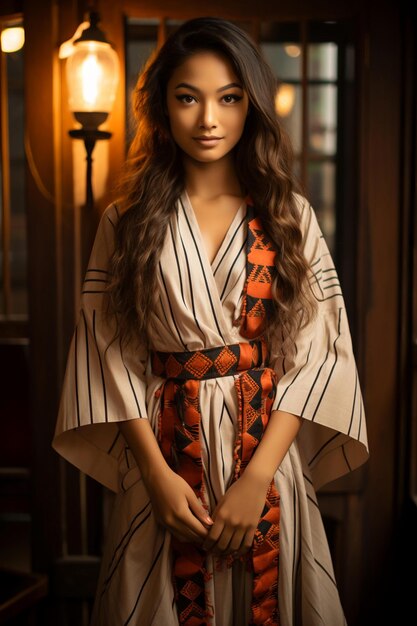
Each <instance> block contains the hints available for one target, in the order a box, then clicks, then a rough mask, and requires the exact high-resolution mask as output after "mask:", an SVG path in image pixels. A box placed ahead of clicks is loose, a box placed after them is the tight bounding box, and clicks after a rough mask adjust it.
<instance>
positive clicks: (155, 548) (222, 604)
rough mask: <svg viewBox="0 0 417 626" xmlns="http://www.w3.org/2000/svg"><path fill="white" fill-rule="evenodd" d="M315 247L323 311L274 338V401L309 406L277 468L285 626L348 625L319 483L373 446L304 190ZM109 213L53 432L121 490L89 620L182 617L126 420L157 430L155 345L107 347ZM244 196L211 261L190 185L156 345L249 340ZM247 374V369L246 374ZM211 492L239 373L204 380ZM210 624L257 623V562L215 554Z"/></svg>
mask: <svg viewBox="0 0 417 626" xmlns="http://www.w3.org/2000/svg"><path fill="white" fill-rule="evenodd" d="M296 201H297V206H298V208H299V211H300V213H301V225H302V232H303V236H304V254H305V256H306V259H307V260H308V262H309V263H310V267H311V272H310V277H309V279H310V285H311V289H312V291H313V293H314V295H315V297H316V299H317V300H318V305H319V313H318V315H317V317H316V318H315V319H314V320H313V321H312V322H311V323H310V325H309V326H308V327H307V328H306V329H304V330H302V331H300V332H299V333H298V335H297V338H296V341H295V345H294V344H293V343H291V342H290V341H289V339H288V338H287V337H286V336H285V334H284V333H281V339H280V340H278V339H277V340H276V344H277V345H273V346H270V350H271V361H270V367H273V368H274V369H275V371H276V372H277V375H278V388H277V393H276V397H275V400H274V404H273V407H272V408H273V409H282V410H284V411H287V412H289V413H293V414H295V415H299V416H302V417H303V418H304V420H303V425H302V428H301V430H300V432H299V434H298V436H297V438H296V440H295V441H294V442H293V444H292V445H291V447H290V449H289V451H288V453H287V455H286V456H285V458H284V460H283V462H282V463H281V466H280V467H279V469H278V471H277V472H276V474H275V477H274V480H275V484H276V487H277V489H278V491H279V493H280V497H281V499H280V506H281V522H280V558H279V609H280V620H281V626H296V625H298V624H302V625H303V626H319V625H320V626H323V625H325V626H342V625H343V624H345V623H346V622H345V617H344V613H343V609H342V607H341V604H340V600H339V594H338V590H337V585H336V581H335V577H334V572H333V567H332V562H331V557H330V553H329V548H328V544H327V539H326V535H325V531H324V527H323V523H322V519H321V515H320V511H319V508H318V504H317V499H316V493H315V492H316V490H317V489H318V488H319V487H321V486H322V485H324V484H325V483H327V482H330V481H332V480H334V479H335V478H337V477H339V476H341V475H343V474H346V473H347V472H350V471H352V470H354V469H355V468H357V467H358V466H360V465H361V464H362V463H364V462H365V461H366V459H367V458H368V443H367V433H366V422H365V413H364V407H363V400H362V394H361V388H360V383H359V380H358V373H357V368H356V362H355V356H354V353H353V349H352V342H351V335H350V330H349V323H348V319H347V316H346V307H345V303H344V299H343V295H342V291H341V288H340V283H339V280H338V276H337V272H336V270H335V267H334V263H333V260H332V257H331V255H330V253H329V250H328V247H327V245H326V242H325V239H324V237H323V234H322V232H321V230H320V227H319V225H318V222H317V218H316V215H315V212H314V210H313V208H312V207H311V205H310V204H309V202H308V201H307V200H306V199H305V198H304V197H302V196H300V195H298V194H296ZM118 217H119V215H118V210H117V206H116V205H115V204H112V205H110V206H109V207H108V208H107V209H106V211H105V212H104V214H103V215H102V218H101V221H100V224H99V227H98V230H97V235H96V239H95V242H94V246H93V250H92V253H91V257H90V261H89V265H88V270H87V272H86V277H85V282H84V285H83V292H82V299H81V307H80V314H79V319H78V322H77V325H76V328H75V332H74V336H73V339H72V343H71V346H70V350H69V353H68V360H67V368H66V373H65V378H64V382H63V388H62V395H61V402H60V407H59V413H58V417H57V423H56V431H55V436H54V439H53V442H52V445H53V447H54V449H55V450H56V451H57V452H58V453H59V454H60V455H62V456H63V457H64V458H65V459H67V460H68V461H69V462H70V463H72V464H74V465H75V466H76V467H78V468H79V469H80V470H81V471H82V472H85V473H86V474H88V475H90V476H92V477H93V478H94V479H96V480H97V481H99V482H100V483H101V484H103V485H104V486H105V487H107V488H108V489H110V490H112V491H114V492H116V496H115V501H114V506H113V511H112V515H111V520H110V524H109V528H108V532H107V535H106V541H105V547H104V553H103V556H102V563H101V570H100V576H99V581H98V586H97V593H96V598H95V603H94V609H93V617H92V622H91V626H122V625H124V626H127V625H130V626H177V624H178V619H177V612H176V607H175V602H174V595H173V588H172V582H171V567H172V560H171V552H170V534H169V533H168V532H167V531H166V530H164V529H163V528H162V527H160V526H159V525H158V524H157V523H156V521H155V518H154V515H153V512H152V507H151V504H150V501H149V497H148V494H147V491H146V488H145V486H144V484H143V481H142V479H141V476H140V472H139V469H138V467H137V465H136V463H135V460H134V458H133V455H132V453H131V451H130V450H129V448H128V446H127V444H126V441H125V440H124V438H123V436H122V434H121V433H120V431H119V428H118V423H119V422H121V421H124V420H129V419H149V420H150V422H151V425H152V427H153V430H154V432H155V434H157V428H158V421H157V416H158V411H159V403H160V399H159V398H158V397H157V395H155V392H156V391H157V389H158V388H159V387H160V386H161V384H162V383H163V380H162V379H161V378H159V377H157V376H155V375H153V374H152V372H151V368H150V361H149V354H148V352H147V350H146V348H145V347H144V346H143V347H139V348H137V347H136V348H135V349H134V350H133V349H130V348H124V349H123V350H122V349H121V346H120V342H119V341H116V342H114V343H112V344H111V345H110V347H109V349H108V350H107V351H106V348H107V347H108V345H109V344H110V341H111V339H112V337H113V334H114V327H113V325H112V324H110V323H106V321H105V319H104V316H103V313H102V309H103V286H105V284H106V281H107V280H108V273H107V272H108V259H109V256H110V255H111V253H112V250H113V246H114V229H115V225H116V222H117V220H118ZM246 235H247V221H246V203H245V202H244V203H242V205H241V206H240V208H239V210H238V211H237V213H236V215H235V217H234V219H233V221H232V223H231V224H230V227H229V229H228V231H227V233H226V235H225V238H224V240H223V242H222V244H221V246H220V249H219V250H218V252H217V254H216V257H215V259H214V261H213V262H212V263H211V264H210V262H209V260H208V257H207V255H206V252H205V247H204V241H203V238H202V235H201V232H200V230H199V226H198V222H197V219H196V216H195V214H194V211H193V208H192V205H191V202H190V200H189V197H188V195H187V193H186V192H184V193H183V194H182V195H181V197H180V199H179V200H178V203H177V206H176V211H175V213H174V215H173V217H172V219H171V221H170V224H169V227H168V229H167V232H166V237H165V242H164V245H163V249H162V251H161V256H160V261H159V265H158V275H157V287H158V290H159V300H158V305H157V308H156V310H155V311H154V313H153V315H152V328H153V330H152V336H151V341H152V348H153V349H155V350H161V351H184V350H198V349H203V348H210V347H215V346H220V345H224V344H230V343H237V342H240V341H247V339H245V338H244V337H242V336H241V335H240V334H239V328H238V327H236V326H234V325H233V320H235V319H236V318H237V317H238V316H239V313H240V306H241V298H242V289H243V287H244V283H245V279H246ZM236 376H238V374H237V375H236ZM200 405H201V425H200V428H201V431H200V440H201V445H202V458H203V480H204V487H205V493H207V494H208V496H209V498H210V503H209V506H210V510H212V509H213V508H214V507H215V505H216V502H217V501H218V500H219V498H220V497H221V496H222V495H223V494H224V493H225V491H226V489H227V486H228V484H229V480H230V478H231V476H232V471H233V463H234V462H233V443H234V440H235V435H236V427H237V426H236V417H237V411H238V406H237V397H236V391H235V388H234V376H233V375H232V376H226V377H222V378H216V379H209V380H203V381H201V383H200ZM207 567H208V570H209V571H210V572H212V573H213V577H212V578H211V580H209V581H208V582H207V583H206V585H207V587H206V591H207V594H208V595H207V597H208V602H209V604H210V605H211V607H212V608H213V611H214V615H215V617H214V618H213V619H212V620H210V621H209V622H208V624H209V625H210V626H245V624H248V623H249V616H250V602H251V590H252V585H251V574H250V573H249V572H246V571H245V570H244V568H242V566H241V565H240V563H239V562H237V563H235V564H234V565H233V567H232V568H229V569H228V568H227V567H226V566H225V563H224V560H223V559H218V558H215V557H212V556H210V555H208V557H207Z"/></svg>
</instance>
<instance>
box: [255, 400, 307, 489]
mask: <svg viewBox="0 0 417 626" xmlns="http://www.w3.org/2000/svg"><path fill="white" fill-rule="evenodd" d="M301 423H302V418H301V417H299V416H298V415H293V414H292V413H287V412H286V411H272V413H271V416H270V418H269V422H268V425H267V427H266V429H265V432H264V434H263V437H262V439H261V441H260V443H259V444H258V446H257V448H256V450H255V452H254V453H253V455H252V458H251V460H250V461H249V463H248V465H247V467H246V470H245V473H246V472H247V473H248V475H251V476H252V477H253V478H255V479H256V480H258V481H260V482H261V483H264V484H265V485H268V484H269V483H270V482H271V480H272V478H273V476H274V474H275V472H276V471H277V469H278V467H279V466H280V465H281V462H282V460H283V458H284V456H285V455H286V453H287V451H288V449H289V447H290V446H291V444H292V442H293V441H294V439H295V437H296V436H297V433H298V431H299V430H300V428H301Z"/></svg>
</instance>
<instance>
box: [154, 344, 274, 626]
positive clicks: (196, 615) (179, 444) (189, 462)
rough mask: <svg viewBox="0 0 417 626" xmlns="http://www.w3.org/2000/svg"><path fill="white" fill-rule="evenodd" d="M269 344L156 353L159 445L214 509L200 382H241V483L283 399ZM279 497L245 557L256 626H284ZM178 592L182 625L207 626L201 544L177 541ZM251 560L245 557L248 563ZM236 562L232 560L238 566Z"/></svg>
mask: <svg viewBox="0 0 417 626" xmlns="http://www.w3.org/2000/svg"><path fill="white" fill-rule="evenodd" d="M267 361H268V347H267V344H266V342H265V340H264V339H263V338H260V339H255V340H250V341H248V342H240V343H235V344H230V345H222V346H218V347H214V348H206V349H201V350H195V351H185V352H160V351H155V350H154V351H151V365H152V372H153V374H155V375H157V376H160V377H161V378H164V379H165V380H164V382H163V383H162V385H161V387H160V388H159V389H158V390H157V395H158V396H160V399H161V405H160V412H159V419H158V442H159V445H160V447H161V451H162V453H163V455H164V458H165V459H166V461H167V463H168V464H169V465H170V467H171V468H172V469H173V470H174V471H175V472H177V473H178V474H179V475H180V476H182V478H184V480H186V481H187V483H188V484H189V485H190V486H191V487H192V488H193V490H194V492H195V494H196V495H197V497H199V498H200V500H201V502H202V503H203V506H205V508H206V509H208V504H207V502H206V498H205V494H204V485H203V467H202V460H201V445H200V419H201V413H200V405H199V387H200V381H201V380H207V379H210V378H218V377H223V376H236V375H238V376H237V377H235V379H234V386H235V389H236V393H237V399H238V415H237V433H236V439H235V445H234V461H235V465H234V472H233V477H232V482H233V481H235V480H237V479H238V478H239V477H240V476H241V475H242V472H243V471H244V470H245V467H246V466H247V464H248V463H249V461H250V459H251V456H252V454H253V452H254V451H255V449H256V447H257V445H258V444H259V442H260V440H261V439H262V435H263V433H264V431H265V428H266V426H267V423H268V420H269V416H270V413H271V406H272V403H273V400H274V397H275V393H276V386H277V375H276V373H275V371H274V370H273V369H271V368H269V367H268V366H267V365H266V363H267ZM279 518H280V509H279V494H278V492H277V490H276V487H275V484H274V481H273V480H272V481H271V484H270V486H269V488H268V492H267V495H266V501H265V506H264V509H263V511H262V515H261V518H260V520H259V523H258V526H257V529H256V532H255V536H254V541H253V545H252V548H251V551H250V553H248V555H246V564H247V568H248V569H249V570H251V571H252V572H253V584H252V603H251V622H250V624H251V626H252V625H253V626H254V625H258V624H259V625H260V624H262V625H264V626H266V625H267V626H278V625H279V616H278V554H279ZM171 545H172V550H173V556H174V562H173V571H172V576H173V586H174V590H175V600H176V606H177V612H178V619H179V623H180V624H184V625H186V626H198V625H207V626H208V624H210V623H211V620H210V618H211V617H213V614H212V612H211V609H210V602H209V601H208V598H206V593H205V581H206V580H207V579H208V578H209V574H208V572H207V569H206V565H205V561H206V553H205V551H204V550H202V549H201V548H200V547H199V545H198V544H193V543H185V542H180V541H178V540H177V539H176V538H175V537H172V543H171ZM242 558H245V557H242ZM233 560H234V557H233V556H231V555H230V556H228V557H226V561H227V563H228V566H231V564H232V562H233Z"/></svg>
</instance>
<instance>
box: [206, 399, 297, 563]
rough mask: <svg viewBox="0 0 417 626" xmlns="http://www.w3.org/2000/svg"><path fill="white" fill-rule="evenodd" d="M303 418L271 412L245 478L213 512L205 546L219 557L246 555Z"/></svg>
mask: <svg viewBox="0 0 417 626" xmlns="http://www.w3.org/2000/svg"><path fill="white" fill-rule="evenodd" d="M301 423H302V418H301V417H298V416H297V415H293V414H292V413H286V412H285V411H280V410H278V411H272V412H271V416H270V418H269V422H268V425H267V427H266V429H265V432H264V434H263V437H262V440H261V441H260V443H259V445H258V446H257V448H256V450H255V452H254V453H253V455H252V458H251V460H250V461H249V463H248V465H247V467H246V469H245V471H244V472H243V474H242V476H241V477H240V478H239V479H238V480H237V481H236V482H234V483H233V484H232V485H231V486H230V487H229V489H228V490H227V491H226V493H225V494H224V496H223V498H222V499H221V500H220V501H219V503H218V505H217V507H216V509H215V511H214V512H213V519H214V524H213V526H212V527H211V529H210V531H209V534H208V537H207V538H206V540H205V541H204V543H203V547H204V549H206V550H212V551H213V552H215V553H218V554H223V555H224V554H230V553H232V552H235V553H237V554H243V553H244V552H247V550H249V548H250V547H251V545H252V542H253V536H254V533H255V530H256V526H257V524H258V521H259V519H260V517H261V514H262V509H263V507H264V504H265V498H266V493H267V491H268V488H269V485H270V483H271V480H272V479H273V476H274V474H275V472H276V470H277V468H278V467H279V466H280V464H281V462H282V460H283V458H284V456H285V455H286V453H287V451H288V449H289V447H290V446H291V444H292V442H293V441H294V439H295V437H296V436H297V433H298V431H299V430H300V427H301Z"/></svg>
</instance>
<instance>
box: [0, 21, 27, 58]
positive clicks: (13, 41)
mask: <svg viewBox="0 0 417 626" xmlns="http://www.w3.org/2000/svg"><path fill="white" fill-rule="evenodd" d="M24 43H25V31H24V29H23V28H22V27H21V26H13V27H11V28H5V29H4V30H2V31H1V49H2V50H3V52H17V51H18V50H20V49H21V48H23V44H24Z"/></svg>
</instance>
